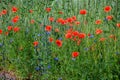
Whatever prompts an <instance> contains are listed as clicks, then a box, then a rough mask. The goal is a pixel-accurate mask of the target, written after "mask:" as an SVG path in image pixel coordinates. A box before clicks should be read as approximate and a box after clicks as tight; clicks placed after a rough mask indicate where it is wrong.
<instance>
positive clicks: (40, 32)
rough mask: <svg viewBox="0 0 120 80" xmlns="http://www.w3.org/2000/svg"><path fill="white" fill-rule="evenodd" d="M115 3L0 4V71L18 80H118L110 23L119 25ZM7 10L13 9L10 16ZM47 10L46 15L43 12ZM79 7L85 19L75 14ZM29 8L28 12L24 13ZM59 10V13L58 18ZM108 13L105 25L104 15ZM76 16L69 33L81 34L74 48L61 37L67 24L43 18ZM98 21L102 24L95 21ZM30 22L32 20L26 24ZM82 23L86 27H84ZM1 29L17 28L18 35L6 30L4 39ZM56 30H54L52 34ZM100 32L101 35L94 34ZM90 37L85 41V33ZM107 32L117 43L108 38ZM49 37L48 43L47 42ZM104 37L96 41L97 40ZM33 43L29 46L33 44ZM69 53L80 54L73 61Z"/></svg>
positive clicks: (37, 0)
mask: <svg viewBox="0 0 120 80" xmlns="http://www.w3.org/2000/svg"><path fill="white" fill-rule="evenodd" d="M119 4H120V0H0V12H1V11H2V10H3V9H6V10H7V14H6V15H3V16H0V29H2V30H3V33H2V34H0V68H1V67H2V68H4V69H5V70H8V71H14V72H15V75H16V76H17V77H18V78H20V79H21V80H24V79H25V78H28V79H30V80H61V79H60V78H62V80H119V79H120V48H119V43H120V40H119V39H120V37H119V34H120V30H119V28H118V27H116V24H117V23H118V22H120V5H119ZM108 5H109V6H111V7H112V10H111V11H110V12H109V13H105V12H104V7H105V6H108ZM12 6H16V7H17V8H18V11H17V12H16V13H12V12H11V8H12ZM46 8H51V12H46V10H45V9H46ZM81 9H86V10H87V15H85V16H83V15H80V14H79V11H80V10H81ZM29 10H33V13H29ZM60 11H62V12H63V14H58V13H59V12H60ZM17 15H18V16H19V17H20V20H19V21H18V22H17V23H15V24H14V23H12V22H11V20H12V18H13V17H14V16H17ZM108 15H113V19H112V20H111V21H107V20H106V16H108ZM72 16H76V17H77V21H80V25H78V26H76V25H74V24H73V26H72V27H73V29H74V30H77V31H79V32H83V33H85V34H86V38H85V39H81V43H80V45H79V46H78V45H77V44H76V42H75V41H72V40H69V39H66V38H65V34H66V30H68V29H69V28H70V26H69V25H60V24H58V23H56V21H54V22H50V21H49V20H48V18H49V17H54V19H55V20H57V19H58V18H63V19H66V18H68V17H72ZM98 19H101V20H102V24H100V25H96V24H95V21H96V20H98ZM31 20H35V23H34V24H31V22H30V21H31ZM85 21H86V22H87V24H84V23H85ZM46 25H51V26H52V32H50V33H49V32H46V31H45V27H46ZM7 26H13V27H16V26H18V27H20V31H19V32H16V33H15V32H14V31H10V33H9V35H8V36H6V35H4V32H6V31H7ZM56 28H58V29H59V30H60V32H58V33H57V32H55V31H54V30H55V29H56ZM97 28H100V29H102V30H103V32H104V33H103V34H101V35H96V34H95V30H96V29H97ZM88 33H90V34H92V35H93V38H89V37H88V36H87V34H88ZM111 34H113V35H115V36H116V38H117V41H115V40H114V39H110V38H109V36H110V35H111ZM49 37H53V38H54V42H52V43H50V42H49V41H48V38H49ZM102 37H104V38H106V40H105V41H104V42H100V38H102ZM59 38H62V42H63V45H62V47H61V48H59V47H58V46H57V45H56V44H55V40H57V39H59ZM34 41H38V42H39V45H38V46H37V47H34V45H33V42H34ZM74 51H78V52H80V54H79V56H78V57H77V58H72V56H71V54H72V52H74Z"/></svg>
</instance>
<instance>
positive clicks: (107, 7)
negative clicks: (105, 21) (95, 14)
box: [104, 6, 112, 12]
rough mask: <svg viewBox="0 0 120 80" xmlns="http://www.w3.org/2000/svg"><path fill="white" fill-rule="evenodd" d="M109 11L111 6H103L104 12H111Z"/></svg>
mask: <svg viewBox="0 0 120 80" xmlns="http://www.w3.org/2000/svg"><path fill="white" fill-rule="evenodd" d="M111 9H112V8H111V6H105V7H104V11H105V12H109V11H111Z"/></svg>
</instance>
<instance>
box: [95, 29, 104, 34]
mask: <svg viewBox="0 0 120 80" xmlns="http://www.w3.org/2000/svg"><path fill="white" fill-rule="evenodd" d="M102 32H103V30H101V29H96V31H95V33H96V34H97V35H98V34H101V33H102Z"/></svg>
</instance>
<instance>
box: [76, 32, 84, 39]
mask: <svg viewBox="0 0 120 80" xmlns="http://www.w3.org/2000/svg"><path fill="white" fill-rule="evenodd" d="M78 37H79V38H80V39H84V38H85V37H86V34H85V33H79V35H78Z"/></svg>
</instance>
